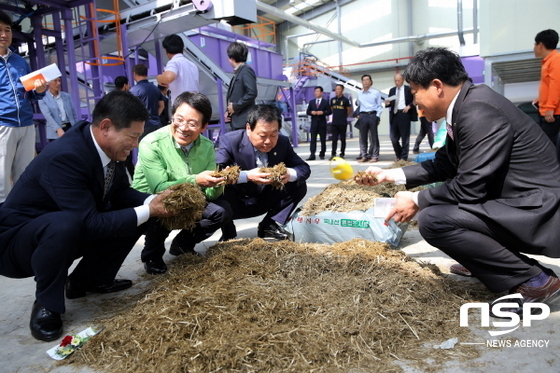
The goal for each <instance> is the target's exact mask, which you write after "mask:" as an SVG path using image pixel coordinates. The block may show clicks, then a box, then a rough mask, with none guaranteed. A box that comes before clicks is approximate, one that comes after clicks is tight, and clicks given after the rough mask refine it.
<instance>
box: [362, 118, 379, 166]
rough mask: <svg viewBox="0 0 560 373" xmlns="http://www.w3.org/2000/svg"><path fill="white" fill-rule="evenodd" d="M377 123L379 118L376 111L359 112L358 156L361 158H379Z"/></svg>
mask: <svg viewBox="0 0 560 373" xmlns="http://www.w3.org/2000/svg"><path fill="white" fill-rule="evenodd" d="M378 125H379V118H378V117H377V114H376V113H372V114H365V113H360V128H359V130H360V156H361V157H362V158H379V135H378V134H377V126H378ZM368 140H369V147H368Z"/></svg>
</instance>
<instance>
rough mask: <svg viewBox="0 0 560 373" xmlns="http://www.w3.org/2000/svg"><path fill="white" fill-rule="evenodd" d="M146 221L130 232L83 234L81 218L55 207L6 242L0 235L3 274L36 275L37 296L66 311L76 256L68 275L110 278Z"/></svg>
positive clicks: (107, 280)
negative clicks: (107, 236) (92, 236)
mask: <svg viewBox="0 0 560 373" xmlns="http://www.w3.org/2000/svg"><path fill="white" fill-rule="evenodd" d="M146 228H147V224H143V225H141V226H140V227H138V228H137V229H136V231H135V232H131V234H130V235H128V236H119V237H111V238H110V239H103V240H94V241H91V240H90V241H87V240H84V234H83V231H82V229H83V228H82V222H81V221H80V220H79V219H78V218H77V217H76V216H75V215H74V214H73V213H70V212H66V211H59V212H52V213H48V214H45V215H42V216H39V217H37V218H36V219H34V220H31V221H30V222H28V223H27V224H25V225H23V226H20V227H17V228H14V229H15V230H16V232H10V231H7V232H5V233H3V234H2V236H4V235H10V238H9V239H8V240H7V242H5V241H4V240H2V239H1V237H0V242H1V243H2V246H3V251H2V252H1V254H0V274H2V275H3V276H7V277H13V278H24V277H31V276H34V277H35V282H36V284H37V287H36V292H35V298H36V299H37V302H39V304H41V305H42V306H43V307H46V308H47V309H49V310H50V311H52V312H57V313H64V311H65V306H64V285H65V283H66V278H67V274H68V268H70V266H71V264H72V262H73V261H74V260H75V259H77V258H80V257H82V259H81V260H80V262H79V263H78V265H77V266H76V268H75V269H74V271H73V272H72V274H70V275H69V277H72V278H74V279H77V280H80V281H87V282H92V283H95V284H110V283H112V282H113V280H114V279H115V276H116V275H117V272H118V271H119V269H120V267H121V265H122V263H123V261H124V260H125V258H126V256H127V255H128V253H129V252H130V250H131V249H132V248H133V247H134V244H135V243H136V241H138V238H139V237H140V235H141V234H142V233H143V231H144V230H145V229H146Z"/></svg>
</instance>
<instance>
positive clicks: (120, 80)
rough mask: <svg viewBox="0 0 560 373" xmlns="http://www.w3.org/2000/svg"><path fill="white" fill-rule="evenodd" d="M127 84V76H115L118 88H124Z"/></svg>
mask: <svg viewBox="0 0 560 373" xmlns="http://www.w3.org/2000/svg"><path fill="white" fill-rule="evenodd" d="M125 84H128V77H127V76H124V75H119V76H117V77H116V78H115V87H117V89H118V90H121V89H123V87H124V85H125Z"/></svg>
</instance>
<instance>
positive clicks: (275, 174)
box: [259, 162, 288, 190]
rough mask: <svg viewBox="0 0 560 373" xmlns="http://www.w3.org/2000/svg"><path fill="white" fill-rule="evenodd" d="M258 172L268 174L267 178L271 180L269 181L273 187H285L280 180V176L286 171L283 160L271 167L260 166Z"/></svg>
mask: <svg viewBox="0 0 560 373" xmlns="http://www.w3.org/2000/svg"><path fill="white" fill-rule="evenodd" d="M259 172H262V173H267V174H270V175H269V176H268V179H269V180H272V183H270V185H271V186H272V187H273V188H274V189H280V190H282V189H284V188H285V187H286V186H285V185H284V183H283V182H282V176H283V175H285V174H286V172H288V169H287V168H286V165H285V164H284V162H280V163H278V164H277V165H275V166H273V167H261V168H260V169H259Z"/></svg>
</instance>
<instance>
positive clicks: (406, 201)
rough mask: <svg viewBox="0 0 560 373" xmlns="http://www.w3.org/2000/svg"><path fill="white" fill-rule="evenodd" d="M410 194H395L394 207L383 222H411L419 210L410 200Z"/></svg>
mask: <svg viewBox="0 0 560 373" xmlns="http://www.w3.org/2000/svg"><path fill="white" fill-rule="evenodd" d="M412 195H413V193H412V192H398V193H397V194H395V198H396V203H395V207H394V208H393V209H392V210H391V211H390V212H389V215H387V217H386V218H385V221H389V220H391V218H392V219H394V220H395V221H396V222H397V223H405V222H407V221H410V220H412V218H413V217H414V215H416V213H417V212H418V210H420V208H419V207H418V206H416V204H415V203H414V200H413V199H412Z"/></svg>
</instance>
